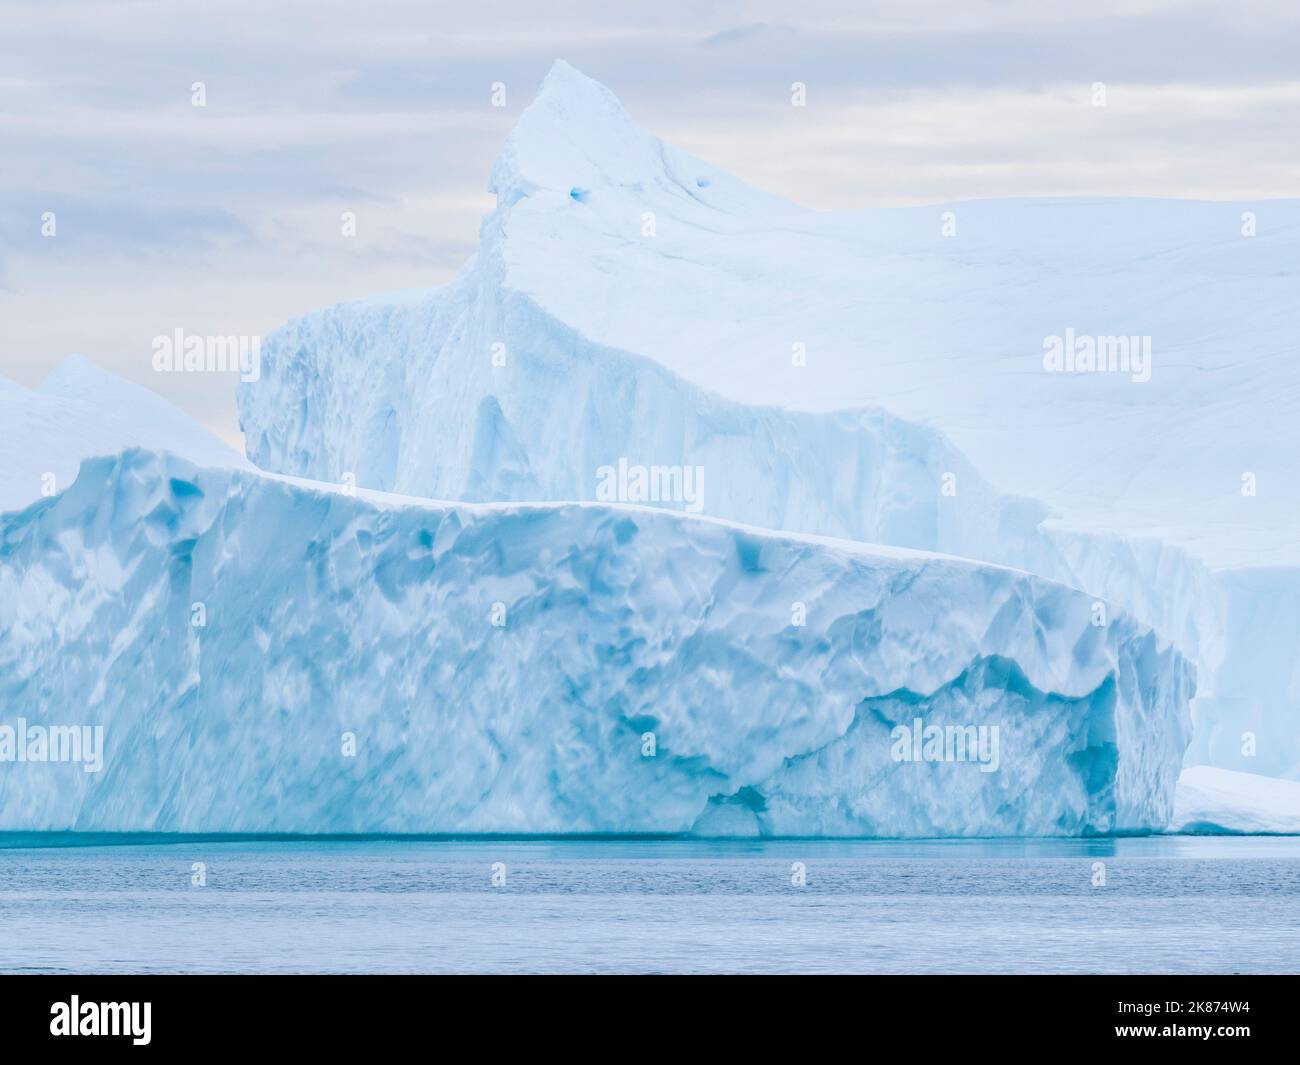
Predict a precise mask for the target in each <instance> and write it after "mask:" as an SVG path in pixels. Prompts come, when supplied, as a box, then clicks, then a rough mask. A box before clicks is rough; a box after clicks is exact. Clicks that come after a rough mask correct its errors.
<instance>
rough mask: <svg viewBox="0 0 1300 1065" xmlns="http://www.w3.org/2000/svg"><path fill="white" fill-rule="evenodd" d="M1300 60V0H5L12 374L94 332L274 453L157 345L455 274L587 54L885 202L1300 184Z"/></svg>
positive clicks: (233, 432) (152, 379) (740, 152)
mask: <svg viewBox="0 0 1300 1065" xmlns="http://www.w3.org/2000/svg"><path fill="white" fill-rule="evenodd" d="M1297 57H1300V4H1296V3H1295V2H1294V0H1279V2H1271V0H1257V2H1250V0H1247V2H1244V3H1235V4H1231V5H1228V4H1221V3H1214V4H1209V3H1207V4H1200V3H1181V2H1180V3H1171V2H1162V0H1126V2H1123V3H1112V2H1110V0H1089V2H1088V3H1083V4H1081V3H1078V2H1069V3H1065V2H1056V0H1050V2H1043V0H1034V2H1021V0H1002V2H987V0H986V2H981V0H935V2H932V3H925V2H918V0H906V2H901V0H900V2H884V3H872V2H856V3H825V2H821V0H801V2H800V3H797V4H795V3H790V2H789V0H782V2H779V3H772V2H764V0H758V2H753V0H750V2H744V3H739V2H726V3H709V2H695V3H689V4H688V3H684V2H665V0H621V2H619V3H609V2H608V0H600V2H586V0H580V2H572V3H559V4H556V3H552V4H544V3H538V2H535V0H532V2H530V0H509V2H492V0H477V2H475V3H473V4H467V3H464V2H461V3H456V4H450V3H415V2H405V0H369V2H366V3H353V2H349V3H331V2H328V0H313V2H311V3H298V2H288V0H286V2H275V0H258V2H241V0H231V2H211V0H205V2H201V3H200V2H190V0H168V2H165V3H154V2H131V0H115V2H107V3H79V2H62V0H41V2H36V3H10V2H7V0H0V376H4V377H9V378H12V379H14V380H16V381H18V382H19V383H21V384H24V385H27V386H35V385H36V384H38V383H39V382H40V381H41V379H42V378H43V377H44V376H45V375H46V374H47V373H48V372H49V371H50V370H51V369H52V368H53V367H54V366H55V365H56V364H57V363H58V362H59V361H60V360H61V359H62V358H64V357H65V356H67V355H69V354H72V353H78V354H81V355H84V356H86V357H87V358H90V359H92V360H93V361H95V362H97V363H99V364H100V365H101V366H104V367H105V368H107V369H109V370H112V371H113V372H115V373H118V374H121V375H122V376H124V377H127V378H129V379H131V380H134V381H137V382H138V383H141V384H144V385H145V386H147V387H149V388H152V389H153V390H154V391H157V392H160V393H161V394H163V395H165V396H166V397H167V398H168V399H170V400H172V401H173V402H175V403H176V404H177V405H179V406H180V407H182V408H183V409H185V410H186V411H188V412H189V413H190V414H192V415H193V416H194V417H195V418H197V419H199V420H200V421H202V422H203V423H204V424H206V425H208V426H209V427H210V428H211V429H212V430H213V431H214V432H216V433H217V434H218V435H220V436H221V437H223V438H224V439H226V440H227V441H229V442H230V443H231V444H232V445H233V446H236V447H238V448H240V449H241V450H242V443H241V437H240V434H239V430H238V424H237V419H236V415H235V405H234V386H233V381H232V380H231V379H230V378H227V377H225V376H222V375H209V374H171V375H159V374H156V373H154V371H153V369H152V366H151V358H152V341H153V338H154V337H156V336H160V335H171V334H173V333H174V331H175V330H176V329H178V328H180V329H182V330H184V331H185V332H186V333H188V334H197V335H209V334H211V335H223V336H224V335H242V336H261V335H265V334H267V333H269V332H271V331H272V330H274V329H275V328H276V327H277V326H279V325H281V324H282V323H284V322H285V321H286V320H288V319H289V318H292V317H294V316H296V315H300V314H303V313H306V312H308V311H311V310H314V309H317V308H320V307H325V306H329V305H331V304H334V303H337V302H340V301H343V300H348V299H353V298H357V297H361V296H366V295H371V294H374V293H378V292H385V291H390V290H395V289H412V288H431V287H435V286H437V285H440V284H442V283H444V282H446V281H447V280H448V279H449V278H450V277H451V276H452V275H453V274H454V273H455V272H456V270H457V269H458V268H459V267H460V266H461V265H462V264H463V262H464V261H465V260H466V258H468V256H469V255H471V254H472V253H473V251H474V248H475V246H476V244H477V237H478V226H479V222H480V219H481V217H482V216H483V215H484V214H485V213H486V212H488V211H490V210H491V208H492V206H493V199H492V197H491V196H490V195H489V194H488V193H487V191H486V189H485V185H486V182H487V176H488V172H489V170H490V169H491V165H492V161H493V159H494V158H495V155H496V152H497V150H498V148H499V147H500V144H501V142H502V140H503V139H504V138H505V136H506V134H507V133H508V132H509V130H510V128H511V126H512V125H513V123H514V121H515V120H516V119H517V117H518V115H519V113H520V112H521V111H522V110H523V108H524V107H526V106H527V104H528V102H529V100H530V99H531V97H532V94H533V92H534V91H535V89H536V87H537V85H538V83H539V82H540V81H541V79H542V77H543V76H544V75H545V73H546V71H547V69H548V68H549V67H550V65H551V63H552V62H553V61H554V60H555V59H556V58H563V59H566V60H568V61H569V62H570V63H572V64H573V65H575V66H576V67H578V68H579V69H580V70H582V71H583V72H584V73H586V74H588V75H590V76H591V77H594V78H596V79H597V80H599V81H601V82H603V83H604V84H605V85H607V86H608V87H609V88H610V89H611V90H613V92H614V93H615V94H616V95H617V96H618V97H619V98H620V99H621V100H622V102H623V104H624V106H625V107H626V108H627V110H628V112H629V113H630V114H631V116H632V117H633V118H634V119H635V120H636V121H638V122H639V123H640V124H641V125H643V126H644V127H646V128H647V129H649V130H650V131H651V132H653V133H655V134H656V135H657V136H659V137H662V138H663V139H664V140H667V141H670V142H672V143H674V144H677V145H679V146H680V147H683V148H685V149H687V150H688V151H691V152H693V153H694V154H695V155H697V156H700V157H701V158H703V159H705V160H707V161H709V162H711V163H714V164H716V165H718V166H720V167H722V168H724V169H726V170H729V171H731V172H732V173H734V174H736V175H737V176H739V177H741V178H743V179H744V180H746V181H747V182H749V183H750V184H753V185H756V186H758V187H760V188H763V189H765V190H767V191H770V192H774V193H777V194H779V195H782V196H785V197H787V198H789V199H791V200H794V201H796V202H798V203H801V204H803V205H805V206H808V207H813V208H817V209H823V210H853V209H860V208H870V207H879V206H891V205H904V204H908V205H910V204H926V203H945V202H952V201H959V200H966V199H982V198H987V197H1008V196H1060V195H1069V196H1159V197H1178V198H1192V199H1213V200H1243V201H1255V200H1262V199H1269V198H1278V197H1295V196H1297V195H1300V58H1297ZM796 81H797V82H802V83H803V84H804V85H806V87H807V89H806V93H807V106H805V107H802V108H795V107H792V106H791V105H790V90H791V85H792V83H794V82H796ZM195 83H202V87H203V88H202V93H203V106H195V88H194V86H195ZM498 83H499V84H501V85H504V87H505V106H504V107H498V106H493V99H492V95H493V86H494V85H495V84H498ZM1099 83H1100V84H1101V85H1102V86H1104V101H1105V102H1104V106H1096V105H1095V101H1096V99H1097V96H1096V91H1095V88H1094V87H1095V86H1096V85H1098V84H1099ZM345 211H348V212H352V213H353V214H354V215H355V217H356V234H355V236H354V237H349V238H345V237H343V236H342V233H341V226H340V217H341V215H342V213H343V212H345ZM50 213H52V214H53V215H54V218H55V233H54V235H53V236H46V235H44V234H43V233H42V229H43V228H48V226H44V224H43V219H44V218H45V217H46V216H47V215H48V214H50Z"/></svg>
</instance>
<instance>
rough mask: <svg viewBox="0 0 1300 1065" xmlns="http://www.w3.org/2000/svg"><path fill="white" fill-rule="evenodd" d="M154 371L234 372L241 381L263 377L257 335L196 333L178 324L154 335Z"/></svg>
mask: <svg viewBox="0 0 1300 1065" xmlns="http://www.w3.org/2000/svg"><path fill="white" fill-rule="evenodd" d="M153 368H154V370H155V371H156V372H157V373H237V374H239V379H240V380H241V381H246V382H249V383H251V382H253V381H259V380H261V378H262V338H261V337H260V336H198V335H196V334H194V333H189V334H186V332H185V330H183V329H181V328H179V327H177V328H176V329H175V330H174V331H173V332H172V333H170V334H161V335H159V336H156V337H154V338H153Z"/></svg>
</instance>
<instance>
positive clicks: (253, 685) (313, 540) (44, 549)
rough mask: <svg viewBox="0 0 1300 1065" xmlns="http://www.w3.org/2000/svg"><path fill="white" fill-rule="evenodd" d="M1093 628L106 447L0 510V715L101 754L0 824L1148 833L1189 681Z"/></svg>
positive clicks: (618, 524) (736, 544)
mask: <svg viewBox="0 0 1300 1065" xmlns="http://www.w3.org/2000/svg"><path fill="white" fill-rule="evenodd" d="M1093 602H1094V601H1093V599H1092V597H1091V596H1087V595H1085V594H1084V593H1082V592H1079V591H1077V590H1074V589H1071V588H1068V587H1066V586H1064V585H1060V584H1056V583H1053V582H1051V581H1048V580H1044V579H1042V578H1039V577H1035V576H1032V575H1029V574H1026V573H1023V572H1020V571H1016V570H1012V569H1007V568H1003V567H998V566H993V565H988V564H983V563H977V562H970V561H966V560H961V559H956V558H950V557H945V556H941V555H934V554H926V553H923V552H916V551H908V550H903V549H893V548H881V547H875V546H867V545H861V544H855V543H851V542H847V541H837V540H831V539H826V538H817V537H806V536H796V535H791V534H785V533H771V532H765V531H761V530H757V529H753V528H749V527H746V526H741V525H737V524H734V523H728V522H724V521H720V520H717V519H710V518H698V517H692V516H686V515H681V514H677V513H672V512H668V511H665V510H656V509H650V508H643V507H635V506H619V505H600V504H590V503H575V504H513V503H503V504H491V505H471V504H452V503H448V504H441V503H431V502H426V501H418V500H410V499H404V498H401V497H394V496H383V495H380V494H371V493H364V492H363V493H361V494H360V495H356V494H352V493H350V492H348V491H345V490H342V489H338V488H331V487H330V486H325V485H318V484H314V483H311V482H304V481H297V480H293V479H290V478H284V477H273V476H268V475H264V474H258V473H253V472H247V471H242V470H236V469H215V468H213V469H208V468H199V467H196V466H194V465H193V464H191V463H189V462H187V461H185V460H182V459H179V458H176V457H173V456H170V455H167V454H164V453H158V452H152V451H146V450H138V449H137V450H128V451H126V452H125V453H123V454H122V455H120V456H117V457H112V458H102V459H93V460H90V461H87V462H86V463H85V464H84V465H83V466H82V469H81V473H80V475H79V477H78V479H77V481H76V482H75V483H74V484H73V485H72V486H71V487H70V488H69V489H68V490H67V491H65V492H64V493H63V494H62V495H59V496H56V497H54V498H52V499H48V500H44V501H42V502H39V503H36V504H34V505H32V506H30V507H28V508H27V509H26V510H24V511H21V512H18V513H14V514H7V515H4V516H0V706H3V707H4V708H5V711H6V712H7V713H8V714H9V715H10V716H14V717H16V716H18V715H20V714H21V715H22V716H23V717H24V718H26V720H27V721H28V722H31V723H33V724H42V723H45V724H55V723H67V724H77V723H81V722H84V721H90V722H93V723H95V724H100V725H103V727H104V743H105V753H104V767H103V769H102V771H101V772H98V773H87V772H84V771H83V769H82V767H81V766H79V765H60V764H45V765H26V766H22V767H18V766H9V767H8V769H9V771H7V772H5V773H3V774H0V829H2V830H8V831H40V830H74V831H112V832H140V831H150V832H189V833H194V832H244V833H271V832H284V833H575V832H578V833H582V832H590V833H685V832H695V833H698V834H703V835H718V836H726V835H751V834H765V835H843V836H883V837H921V836H1003V835H1007V836H1019V835H1042V836H1066V835H1083V834H1090V833H1105V832H1128V831H1133V832H1139V831H1147V830H1160V829H1162V828H1164V826H1165V825H1166V824H1167V823H1168V822H1169V819H1170V817H1171V814H1172V806H1173V795H1174V784H1175V781H1176V778H1177V776H1178V772H1179V768H1180V765H1181V761H1182V757H1183V753H1184V751H1185V749H1186V747H1187V744H1188V742H1189V739H1190V718H1189V712H1188V703H1189V700H1190V699H1191V697H1192V696H1193V694H1194V681H1193V670H1192V668H1191V666H1190V665H1189V664H1188V663H1187V662H1186V661H1185V660H1184V658H1183V657H1182V656H1181V655H1180V654H1179V653H1178V652H1177V651H1175V650H1174V649H1172V648H1171V647H1170V646H1168V645H1167V644H1164V643H1162V642H1161V641H1159V640H1158V639H1157V637H1156V636H1155V634H1154V633H1153V632H1152V631H1151V630H1149V629H1148V628H1146V627H1145V626H1143V625H1140V624H1139V623H1137V622H1136V621H1134V620H1133V619H1131V618H1130V617H1128V616H1127V615H1125V614H1123V613H1121V612H1115V613H1112V614H1111V616H1110V617H1109V618H1108V623H1107V624H1105V625H1100V626H1099V625H1095V624H1094V623H1093V621H1094V613H1093ZM796 604H800V605H801V611H800V610H797V609H796ZM200 607H201V609H199V608H200ZM800 613H802V614H804V615H806V619H804V618H803V617H800V620H804V623H803V624H796V623H795V618H796V616H799V615H800ZM197 622H201V624H200V623H197ZM918 718H919V719H923V720H924V721H926V722H927V723H937V724H940V725H944V726H950V725H951V726H956V725H975V726H984V727H992V726H997V728H998V732H999V751H998V764H997V768H996V770H995V771H991V772H990V771H985V770H987V768H988V767H987V766H980V765H978V764H974V763H971V762H969V761H968V762H963V763H945V762H937V763H936V762H928V761H911V762H900V761H896V760H895V759H894V758H893V757H892V756H891V746H892V744H891V731H892V730H893V729H894V727H895V726H898V725H902V726H904V727H908V728H910V727H911V726H912V724H913V722H914V721H915V720H916V719H918ZM349 735H350V736H351V737H355V755H352V756H349V754H348V753H346V751H347V748H348V746H349V742H350V741H349V738H348V737H349ZM647 737H652V742H650V743H648V742H647ZM648 749H649V750H652V752H653V753H651V754H647V750H648ZM17 770H20V771H17Z"/></svg>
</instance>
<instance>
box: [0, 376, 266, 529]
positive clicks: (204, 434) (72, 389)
mask: <svg viewBox="0 0 1300 1065" xmlns="http://www.w3.org/2000/svg"><path fill="white" fill-rule="evenodd" d="M125 447H157V448H165V449H167V450H169V451H172V452H174V453H176V454H178V455H183V456H185V457H186V458H189V459H191V460H193V461H194V462H197V463H200V464H202V465H208V466H236V467H247V466H248V463H247V462H246V461H245V460H244V458H243V456H241V455H237V454H236V453H235V452H234V451H232V450H231V449H230V448H229V447H227V446H226V445H225V444H223V443H222V442H221V441H220V440H218V439H217V438H216V437H215V436H213V435H212V434H211V433H210V432H208V431H207V430H206V429H204V428H203V427H202V426H201V425H199V424H198V423H197V422H195V421H193V420H192V419H191V418H189V417H188V416H187V415H185V414H183V413H182V412H181V411H179V410H177V409H176V408H175V407H173V406H172V405H171V404H170V403H168V402H167V401H166V400H164V399H162V398H161V397H160V396H158V395H155V394H154V393H153V392H150V391H149V390H148V389H147V388H141V387H140V386H139V385H134V384H131V383H130V382H129V381H124V380H122V378H120V377H116V376H114V375H113V374H110V373H107V372H106V371H104V370H101V369H100V368H99V367H98V366H96V365H95V364H94V363H92V362H90V361H89V360H87V359H83V358H81V357H80V356H76V355H74V356H71V357H70V358H67V359H65V360H64V361H63V362H61V363H60V364H59V365H58V366H57V367H56V368H55V369H54V371H53V372H52V373H51V374H50V375H49V376H48V377H47V378H46V379H45V380H44V381H43V382H42V383H41V386H40V387H39V388H37V389H27V388H23V387H22V386H21V385H19V384H16V383H15V382H13V381H9V380H6V379H5V378H3V377H0V511H5V510H18V509H20V508H22V507H25V506H27V504H29V503H31V502H34V501H35V500H37V499H40V498H41V497H42V495H49V494H51V492H58V491H62V490H63V489H64V488H66V487H67V486H68V485H70V484H71V483H72V481H73V478H75V477H76V476H77V469H78V467H79V466H80V465H81V461H82V460H83V459H87V458H91V457H93V456H96V455H113V454H116V453H117V452H119V451H121V450H122V449H123V448H125Z"/></svg>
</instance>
